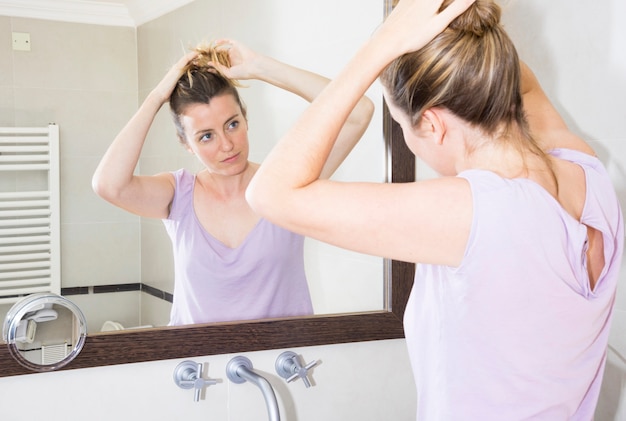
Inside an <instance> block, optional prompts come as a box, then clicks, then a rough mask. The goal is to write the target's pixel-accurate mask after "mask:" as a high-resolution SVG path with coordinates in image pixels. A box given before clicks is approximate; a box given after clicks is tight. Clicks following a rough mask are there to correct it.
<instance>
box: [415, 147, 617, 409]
mask: <svg viewBox="0 0 626 421" xmlns="http://www.w3.org/2000/svg"><path fill="white" fill-rule="evenodd" d="M553 155H554V156H555V157H558V158H561V159H565V160H567V161H570V160H571V161H574V162H576V165H581V166H582V167H583V168H584V172H585V176H586V177H585V178H586V186H587V195H586V201H585V205H584V209H583V210H582V211H581V218H580V221H579V220H578V219H576V218H574V217H572V215H570V214H569V213H568V212H567V211H566V210H565V209H563V208H562V207H561V206H560V205H559V203H558V202H557V201H556V200H555V199H554V197H552V196H551V195H550V194H549V193H548V192H546V191H545V189H543V188H542V187H541V186H539V185H538V184H536V183H535V182H533V181H531V180H528V179H512V180H511V179H504V178H501V177H499V176H497V175H495V174H493V173H491V172H489V171H482V170H470V171H468V172H465V173H463V174H461V175H460V176H461V177H464V178H466V179H467V180H468V181H469V183H470V185H471V188H472V195H473V202H474V216H473V222H472V229H471V233H470V239H469V241H468V246H467V250H466V254H465V257H464V260H463V262H462V264H461V265H460V266H459V267H458V268H452V267H447V266H439V265H418V266H417V272H416V279H415V284H414V287H413V288H414V289H413V291H412V294H411V298H410V300H409V304H408V306H407V312H406V313H405V331H406V335H407V342H408V344H409V349H410V353H411V355H412V362H413V365H414V373H415V378H416V382H417V389H418V419H426V420H430V419H493V417H494V416H495V415H494V414H497V418H498V419H526V418H532V417H535V418H533V419H546V420H553V419H591V418H592V415H593V410H594V407H595V403H596V401H597V396H598V392H599V387H600V380H601V374H602V372H603V366H604V356H605V350H606V344H607V340H608V333H609V332H608V328H609V325H610V323H609V322H610V318H611V309H612V303H613V299H614V294H615V286H616V283H617V275H618V271H619V262H620V258H621V255H622V250H623V236H624V233H623V222H622V219H621V211H620V208H619V204H618V202H617V198H616V196H615V193H614V191H613V187H612V185H611V182H610V179H609V177H608V175H607V174H606V172H605V170H604V168H603V167H602V165H601V164H600V162H599V161H598V160H597V159H596V158H594V157H592V156H590V155H587V154H583V153H580V152H576V151H571V150H556V151H554V152H553ZM587 226H592V227H594V228H595V229H596V230H598V231H599V232H601V233H602V235H603V237H604V239H605V242H604V256H603V258H604V259H605V261H606V267H605V268H604V270H603V272H602V275H601V276H600V277H599V278H598V282H597V284H596V285H595V288H594V285H593V282H591V281H590V279H589V276H588V269H587V266H588V259H587V257H586V253H585V250H586V248H587V244H588V243H587ZM590 385H591V387H590Z"/></svg>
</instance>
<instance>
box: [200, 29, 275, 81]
mask: <svg viewBox="0 0 626 421" xmlns="http://www.w3.org/2000/svg"><path fill="white" fill-rule="evenodd" d="M215 48H216V49H217V50H227V51H228V58H229V59H230V67H226V66H224V65H222V64H219V63H214V62H212V63H211V64H212V65H213V66H215V68H216V69H217V70H219V71H220V73H222V74H223V75H224V76H226V77H228V78H230V79H238V80H245V79H255V78H256V74H257V64H258V62H259V60H260V59H261V58H262V57H263V56H262V55H261V54H258V53H256V52H255V51H253V50H252V49H250V48H248V47H246V46H245V45H243V44H241V43H240V42H237V41H234V40H231V39H220V40H217V41H215Z"/></svg>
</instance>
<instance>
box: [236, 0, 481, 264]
mask: <svg viewBox="0 0 626 421" xmlns="http://www.w3.org/2000/svg"><path fill="white" fill-rule="evenodd" d="M471 3H473V1H472V0H456V1H455V2H454V3H452V4H451V5H450V6H448V8H446V9H445V10H444V11H443V12H442V13H440V14H439V13H437V10H438V8H439V6H440V4H441V1H438V0H430V1H409V0H402V1H401V2H400V4H399V5H398V6H397V7H396V8H395V9H394V11H393V12H392V13H391V14H390V16H389V17H388V18H387V20H386V21H385V23H384V24H383V25H382V26H381V27H380V28H379V29H378V30H377V32H376V33H375V34H374V35H373V36H372V38H371V39H370V40H368V42H366V43H365V45H364V46H363V47H361V49H360V50H359V51H358V52H357V53H356V55H355V56H354V57H353V58H352V60H350V62H349V63H348V65H347V66H346V67H345V69H344V70H343V71H342V72H341V73H340V74H339V76H338V77H337V78H336V79H335V80H333V81H332V82H331V83H330V84H329V85H328V87H327V88H326V89H325V90H324V91H323V92H322V93H321V94H320V95H319V96H318V97H317V98H316V99H315V101H314V102H313V103H312V105H311V106H310V107H309V108H308V109H307V110H306V111H305V113H304V114H303V115H302V116H301V118H300V119H299V120H298V122H297V124H296V125H295V126H294V127H293V128H292V129H291V130H290V131H289V132H288V133H287V135H286V136H285V137H284V138H283V139H281V141H280V142H279V143H278V145H277V146H276V147H275V148H274V150H273V151H272V153H271V154H270V156H269V157H268V158H266V160H265V162H264V163H263V164H262V165H261V167H260V169H259V170H258V171H257V173H256V175H255V177H254V178H253V180H252V182H251V183H250V185H249V187H248V190H247V199H248V200H249V202H250V204H251V206H252V207H253V209H254V210H255V211H256V212H258V213H259V214H261V215H262V216H264V217H266V218H268V219H270V220H272V221H273V222H275V223H277V224H279V225H282V226H284V227H286V228H287V229H290V230H292V231H295V232H299V233H301V234H304V235H308V236H312V237H314V238H317V239H320V240H322V241H325V242H328V243H331V244H335V245H337V246H340V247H344V248H348V249H351V250H356V251H360V252H363V253H368V254H373V255H379V256H384V257H389V258H394V259H398V260H405V261H412V262H416V261H420V262H429V263H442V264H456V263H458V262H459V261H460V259H461V256H462V254H463V251H464V245H465V241H466V239H467V232H468V230H469V221H470V219H471V218H470V217H469V216H468V214H469V213H470V212H471V195H470V192H469V187H468V185H467V183H466V182H465V181H464V180H462V179H456V178H443V179H438V180H433V181H428V182H419V183H410V184H367V183H337V182H332V181H328V180H321V179H320V175H321V174H322V169H323V167H324V164H325V162H326V160H327V158H328V156H329V155H330V153H331V150H332V148H333V146H334V142H335V140H336V139H337V137H338V135H339V132H340V130H341V127H342V126H343V123H344V121H345V120H346V119H347V118H348V115H349V114H350V112H351V110H352V109H353V108H354V107H355V106H356V104H357V102H358V101H359V99H360V98H361V97H362V95H363V94H364V92H365V91H366V90H367V89H368V88H369V86H370V85H371V84H372V83H373V81H374V80H375V79H376V78H377V77H378V75H379V73H380V72H381V70H382V69H383V68H384V67H385V66H386V65H387V64H388V63H389V62H391V60H393V59H394V58H395V57H397V56H399V55H401V54H404V53H406V52H408V51H414V50H416V49H419V48H421V47H422V46H424V45H425V44H426V43H427V42H429V41H430V40H431V39H432V38H433V37H434V36H436V34H438V33H439V32H440V31H442V30H443V29H444V28H445V27H446V26H447V25H448V24H449V22H450V21H451V20H452V19H454V17H456V16H458V15H459V14H460V13H461V12H462V11H464V10H465V9H466V8H467V7H469V5H470V4H471Z"/></svg>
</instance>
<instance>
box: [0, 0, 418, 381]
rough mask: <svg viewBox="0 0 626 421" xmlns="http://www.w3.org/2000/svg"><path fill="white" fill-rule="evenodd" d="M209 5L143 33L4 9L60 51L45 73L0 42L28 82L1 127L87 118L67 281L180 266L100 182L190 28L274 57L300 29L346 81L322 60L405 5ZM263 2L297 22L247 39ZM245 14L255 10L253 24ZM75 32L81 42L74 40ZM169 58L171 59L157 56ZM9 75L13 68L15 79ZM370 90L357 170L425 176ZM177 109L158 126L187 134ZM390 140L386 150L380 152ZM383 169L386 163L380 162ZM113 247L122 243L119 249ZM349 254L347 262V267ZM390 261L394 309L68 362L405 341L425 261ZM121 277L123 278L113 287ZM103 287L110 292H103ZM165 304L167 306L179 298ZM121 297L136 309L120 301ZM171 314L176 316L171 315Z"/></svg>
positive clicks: (85, 354) (68, 153)
mask: <svg viewBox="0 0 626 421" xmlns="http://www.w3.org/2000/svg"><path fill="white" fill-rule="evenodd" d="M208 3H213V2H208V1H205V0H197V1H195V2H193V3H191V4H190V5H189V6H188V7H184V8H181V9H180V10H177V11H176V12H174V13H171V14H168V15H167V16H165V20H163V19H158V20H155V21H154V22H152V23H151V25H148V24H146V25H142V26H141V27H140V28H138V30H137V33H136V34H135V31H134V30H126V29H124V28H121V29H120V28H117V32H116V31H111V30H109V29H108V28H106V27H99V26H94V25H82V26H79V27H78V28H77V27H73V26H70V27H68V26H65V25H64V24H59V23H56V22H48V21H43V20H41V21H40V20H36V21H33V20H32V19H21V18H9V17H3V16H0V30H5V28H6V30H8V28H13V30H21V31H24V32H27V31H29V30H30V31H32V33H31V40H35V39H38V40H46V41H47V42H48V47H47V48H48V49H50V50H53V49H54V53H52V52H50V51H48V52H47V53H45V54H44V56H43V57H39V58H38V59H39V60H44V59H46V60H47V61H46V63H47V68H46V72H41V66H36V65H35V64H37V60H34V59H32V58H30V57H31V56H28V55H25V56H23V55H18V54H15V53H13V54H12V53H10V52H7V51H4V50H2V51H0V54H3V57H5V56H6V57H7V58H10V60H8V61H4V60H3V61H1V62H0V64H1V65H2V66H8V68H9V70H11V71H12V73H13V74H15V75H16V76H15V77H16V78H19V80H16V81H14V85H15V86H13V87H12V88H11V89H8V90H4V91H3V93H7V95H4V96H0V101H7V103H6V104H5V103H2V104H0V105H2V106H3V107H4V108H5V109H7V110H12V112H13V115H12V119H5V117H6V116H7V114H5V113H2V114H0V125H5V126H11V125H17V126H33V125H46V124H47V123H48V122H49V120H50V119H52V120H56V121H58V122H59V124H61V123H62V120H65V121H67V120H68V119H74V121H80V122H81V124H74V125H72V124H65V125H64V126H62V127H61V139H62V140H61V143H62V145H61V158H62V159H61V160H62V162H61V164H62V165H61V182H62V183H61V184H62V198H61V201H62V204H61V206H62V209H65V211H64V212H63V211H62V219H63V221H62V228H63V229H62V231H63V233H62V243H63V244H64V247H67V249H66V250H65V252H64V254H63V278H64V281H69V283H70V284H69V285H66V286H65V288H76V289H77V290H80V286H79V285H81V283H82V282H84V280H85V279H98V280H104V282H103V284H107V283H111V282H110V279H111V278H117V275H116V274H120V273H130V274H131V275H130V276H131V278H130V279H128V282H130V281H131V280H134V279H136V277H138V276H139V275H140V274H141V273H142V270H140V269H141V268H144V270H143V272H144V274H145V273H156V274H159V273H166V272H167V268H168V266H167V264H163V262H162V260H161V259H155V258H154V256H155V255H154V254H153V253H152V250H146V249H142V250H141V251H140V253H139V254H140V255H139V257H137V252H136V247H135V245H136V244H137V242H138V241H139V240H141V243H142V245H146V246H150V245H152V244H156V243H157V242H156V241H154V238H153V234H152V233H151V231H150V230H142V228H144V227H145V226H146V225H147V224H152V226H153V227H156V228H158V229H159V230H161V229H162V226H161V225H160V221H141V225H138V224H136V223H135V221H134V220H132V218H130V217H129V216H128V214H127V213H125V212H123V211H117V210H113V211H110V210H109V211H107V212H105V211H103V208H102V204H101V203H98V202H97V200H94V196H93V193H92V192H91V188H90V186H89V180H90V178H91V174H92V173H93V170H94V168H95V166H96V165H97V162H98V161H99V160H100V158H101V156H102V154H103V153H104V150H105V149H106V147H107V146H108V144H109V143H110V141H111V139H112V138H113V137H114V136H115V134H116V133H117V130H119V127H121V126H122V125H123V124H125V122H126V121H127V119H128V116H129V115H131V114H132V113H133V112H134V111H135V110H136V108H137V106H138V104H137V92H139V96H140V97H143V96H145V95H146V93H147V89H151V88H152V87H153V86H154V85H155V84H156V83H157V82H158V80H159V79H160V77H161V76H162V74H163V72H164V71H166V70H167V68H169V66H171V64H172V63H173V60H174V58H173V57H179V55H180V54H181V52H182V51H183V50H184V49H185V46H184V45H182V44H183V43H184V41H182V39H181V37H180V36H178V35H177V36H174V35H173V34H179V33H180V31H181V30H185V28H187V30H188V31H189V32H190V33H191V34H192V35H189V34H188V35H186V36H185V38H183V39H193V40H194V41H195V40H200V39H207V38H209V39H210V38H212V37H214V36H215V34H219V35H220V36H223V35H226V36H229V37H232V38H235V39H240V40H242V41H243V40H246V41H248V43H249V44H250V46H251V47H253V48H257V49H259V50H262V51H264V52H266V53H268V54H274V53H273V51H272V49H271V48H270V49H267V50H266V49H264V48H263V45H264V44H263V40H264V39H265V35H266V33H269V34H274V35H275V36H280V37H282V38H285V39H288V38H294V39H297V40H298V41H299V44H298V45H296V46H295V47H293V51H287V50H289V48H287V49H285V50H284V51H283V53H282V54H284V55H286V54H287V53H294V52H295V53H297V54H299V55H300V57H301V58H302V57H304V58H306V59H307V60H309V62H308V63H309V64H310V65H308V68H309V69H311V70H314V71H318V72H321V73H323V74H325V75H327V76H331V77H332V76H333V70H327V71H324V70H320V68H318V67H316V66H318V65H329V64H330V65H332V68H333V69H339V68H341V66H342V65H343V64H344V63H345V61H346V60H347V59H348V57H350V56H351V54H352V53H353V52H354V49H355V48H356V45H358V44H360V43H362V42H363V41H364V40H365V39H366V38H367V37H369V34H370V33H371V32H372V31H373V30H374V28H375V27H376V26H377V25H378V24H379V23H380V21H381V20H382V16H383V11H384V13H387V12H388V11H389V10H390V9H391V1H384V2H380V0H371V1H370V0H368V1H365V2H364V1H362V0H348V1H345V2H335V1H329V0H324V1H320V2H306V3H303V2H292V1H288V0H277V1H264V2H249V1H246V0H232V1H230V2H228V7H227V8H226V9H227V10H224V11H223V13H221V14H220V13H218V14H217V15H216V16H212V18H211V19H209V18H208V17H207V15H206V11H205V10H204V9H202V8H203V7H206V5H207V4H208ZM260 3H262V4H263V5H264V6H268V5H273V6H272V7H273V8H272V11H271V13H270V12H269V10H268V11H267V13H266V14H269V15H271V14H274V15H276V16H277V17H281V16H285V14H289V16H290V18H289V19H291V20H289V22H288V25H286V26H280V24H279V25H278V27H282V28H283V29H282V30H281V31H276V30H275V29H276V27H277V26H276V25H269V24H265V25H263V26H262V29H261V30H259V29H251V31H252V32H253V33H254V36H253V37H251V36H250V34H249V33H248V34H247V36H244V35H246V34H241V33H239V32H238V31H245V27H246V25H247V26H249V27H250V28H259V26H258V21H259V20H260V19H257V15H258V16H259V17H261V16H266V14H263V13H262V12H263V11H262V10H259V8H261V6H260ZM198 7H199V8H200V9H198ZM381 9H382V10H381ZM355 10H359V13H358V14H355V13H354V11H355ZM242 16H245V18H243V19H242ZM232 22H236V23H237V25H234V27H233V28H231V29H230V30H229V31H226V30H225V29H223V28H224V24H225V23H229V24H230V23H232ZM320 22H323V23H324V24H323V25H322V24H320ZM5 24H6V25H5ZM255 24H256V25H257V26H255ZM235 27H236V28H235ZM330 27H336V28H343V29H342V30H343V31H344V32H342V33H341V34H340V35H338V34H334V35H328V36H326V35H324V34H327V33H328V31H329V28H330ZM237 28H239V29H237ZM356 28H361V29H356ZM35 35H36V36H35ZM7 36H10V35H7ZM103 38H106V39H107V40H108V41H110V42H111V45H112V46H115V47H112V46H109V47H106V48H105V47H101V48H98V46H97V45H96V42H102V39H103ZM84 39H89V40H91V41H90V42H91V43H92V44H91V45H90V46H89V48H87V49H85V48H84V47H83V46H84V45H85V43H84V42H83V40H84ZM250 39H254V40H256V42H258V43H259V44H254V43H250V42H249V40H250ZM67 40H76V41H75V42H71V43H68V42H67ZM33 42H34V41H33ZM79 44H80V45H79ZM107 45H109V44H107ZM128 45H131V47H130V49H129V48H125V46H128ZM155 45H156V46H158V48H156V47H155ZM55 46H56V47H55ZM135 46H137V47H135ZM55 48H56V49H55ZM76 48H79V50H78V51H79V52H75V51H74V49H76ZM111 48H112V49H114V50H115V54H111V53H110V51H108V49H111ZM102 49H104V50H107V52H108V54H104V53H103V52H102V51H101V50H102ZM137 51H139V53H137ZM141 51H143V53H141ZM328 51H339V52H338V53H337V54H336V55H338V57H335V58H334V59H329V58H328ZM62 53H65V54H66V55H65V56H64V57H62V58H61V59H59V58H57V59H54V60H53V59H51V58H52V57H54V56H55V54H57V55H59V54H62ZM137 54H138V55H139V58H138V57H137ZM163 54H166V55H167V58H163V57H161V55H163ZM73 55H87V57H88V59H87V60H85V63H83V64H82V65H81V66H78V67H77V66H69V67H68V66H67V62H66V61H67V60H66V59H67V57H68V56H69V57H71V56H73ZM156 56H158V57H160V58H158V59H157V58H156ZM103 57H105V58H104V59H103ZM120 57H121V58H123V60H125V62H128V63H131V64H130V65H129V64H120V63H119V62H118V61H117V60H114V59H115V58H117V59H119V58H120ZM277 58H280V59H283V60H285V61H289V62H291V63H292V64H295V65H301V66H303V67H307V63H302V62H299V61H298V60H288V57H287V58H285V57H280V56H277ZM138 62H139V65H138V67H139V70H137V69H136V68H135V69H134V70H135V71H134V73H133V72H128V71H127V68H128V67H131V68H132V67H133V65H132V63H135V65H134V66H137V63H138ZM311 63H313V64H311ZM12 67H15V68H18V69H19V70H14V69H12ZM148 70H150V71H151V72H152V73H150V74H151V75H152V76H150V77H149V78H148V80H145V81H140V83H139V86H138V85H137V78H136V75H137V74H139V75H141V76H142V79H143V76H145V75H146V74H147V72H148ZM9 73H11V72H7V73H4V74H9ZM1 74H3V73H0V75H1ZM133 74H134V75H135V77H133ZM42 75H43V76H42ZM53 75H56V76H57V78H56V79H58V80H56V79H55V80H49V77H51V76H53ZM81 75H82V77H81ZM0 89H2V86H0ZM370 97H371V98H372V99H373V100H374V101H375V102H376V105H377V111H376V114H375V115H374V118H373V121H372V127H371V128H370V130H371V132H370V133H367V134H366V135H365V136H364V139H366V140H364V141H362V142H361V143H360V144H359V145H358V146H357V149H356V150H355V151H354V153H353V155H352V157H351V159H352V160H353V161H352V162H353V163H352V164H350V165H352V167H356V168H358V169H359V170H360V171H362V172H363V174H355V175H354V178H355V179H359V178H360V179H363V180H374V181H382V180H383V179H386V180H387V181H392V182H408V181H412V180H414V179H415V160H414V159H413V158H412V155H411V154H410V153H409V152H408V150H407V148H406V145H405V144H404V141H403V139H402V136H401V130H399V127H398V126H397V125H396V124H395V123H394V122H393V121H392V120H391V118H390V117H389V114H388V112H386V110H385V107H384V104H383V105H382V106H380V95H378V94H376V93H375V92H374V93H373V94H371V95H370ZM7 98H8V99H9V100H10V101H8V100H7ZM59 104H63V105H62V106H60V105H59ZM248 105H249V107H250V109H252V108H253V106H252V105H251V104H250V103H249V104H248ZM299 106H303V105H302V104H300V105H299ZM255 108H256V109H257V110H258V109H259V107H255ZM261 109H262V107H261ZM165 114H167V112H165ZM42 115H43V117H42ZM50 116H52V117H50ZM166 117H169V116H164V117H163V118H161V119H158V121H157V123H155V127H154V128H153V130H152V131H153V132H155V133H161V132H163V133H167V132H168V131H170V133H172V136H173V131H172V130H173V129H172V127H171V122H170V121H169V119H168V118H166ZM271 121H278V120H271ZM377 125H378V128H377V127H376V126H377ZM64 127H65V128H64ZM381 134H382V136H381ZM172 136H169V137H168V139H167V141H166V142H164V144H166V145H169V146H168V147H170V148H171V149H169V155H171V156H172V157H178V158H176V159H181V160H184V159H188V157H185V158H184V159H183V158H180V156H181V149H180V148H179V147H177V146H178V145H176V144H175V142H173V141H172ZM251 138H252V136H251ZM366 142H367V143H369V144H373V145H374V147H375V148H376V150H377V152H375V153H374V154H375V155H376V159H375V160H374V161H376V162H377V163H378V164H372V163H371V161H367V162H368V163H367V164H366V163H365V162H366V161H363V157H362V156H361V155H360V154H361V152H360V151H359V148H361V147H363V145H365V144H366ZM381 147H382V149H383V150H382V151H381V152H379V148H381ZM147 155H148V156H147V158H148V159H146V160H145V161H144V162H142V163H141V164H142V167H143V170H144V171H146V172H147V173H150V172H151V171H150V170H149V169H150V165H151V163H150V161H151V158H150V157H151V156H154V161H156V162H158V161H159V160H162V159H164V158H163V156H161V155H158V154H156V153H155V154H154V155H152V154H150V153H148V154H147ZM348 162H349V161H348ZM155 165H156V164H155ZM382 168H384V169H385V170H384V171H383V170H379V169H382ZM81 171H82V172H81ZM342 171H343V170H342V169H340V170H339V172H342ZM68 202H71V203H68ZM75 202H79V203H80V204H82V208H81V207H76V206H74V207H73V206H71V205H72V203H73V204H75ZM110 209H112V208H110ZM110 212H112V213H110ZM103 215H104V216H106V217H104V216H103ZM129 218H130V219H131V220H129ZM73 221H74V222H73ZM93 221H98V222H93ZM116 224H117V225H116ZM138 227H139V228H138ZM125 233H135V235H134V236H125V235H123V234H125ZM111 243H113V244H114V247H110V244H111ZM148 248H149V247H148ZM94 256H95V257H94ZM128 256H130V257H128ZM161 257H162V256H161ZM83 260H85V261H89V262H94V261H95V262H97V263H98V265H96V266H95V267H94V266H92V267H88V266H81V265H80V263H81V262H82V261H83ZM349 260H350V259H347V261H346V263H348V261H349ZM377 261H378V263H377V264H380V265H381V268H382V272H383V274H384V276H380V277H379V278H378V279H377V280H376V282H377V284H376V286H375V289H376V290H377V291H378V293H380V294H381V295H382V296H383V300H382V302H383V305H382V309H379V310H373V311H367V310H354V311H353V312H348V313H345V312H344V313H333V314H325V315H315V316H312V317H304V318H291V319H278V320H262V321H255V322H234V323H219V324H210V325H193V326H184V327H177V328H172V327H162V328H158V329H150V328H146V329H133V330H124V331H121V332H103V333H98V334H89V335H88V336H87V338H86V342H85V346H84V348H83V350H82V351H81V353H80V355H79V356H78V357H77V358H76V359H75V360H74V361H73V362H72V363H71V364H69V365H68V366H66V367H65V368H68V369H77V368H85V367H96V366H105V365H112V364H125V363H134V362H142V361H153V360H164V359H173V358H181V357H194V356H207V355H214V354H227V353H235V352H252V351H258V350H265V349H280V348H291V347H304V346H315V345H323V344H333V343H347V342H360V341H372V340H383V339H394V338H402V337H403V336H404V331H403V328H402V317H403V312H404V307H405V305H406V299H407V297H408V293H409V291H410V288H411V285H412V281H413V275H414V265H413V264H408V263H405V262H396V261H389V262H388V261H385V262H384V264H383V262H382V261H381V259H378V260H377ZM138 262H139V263H138ZM138 267H139V269H138ZM353 267H354V266H353ZM359 273H362V272H359ZM350 279H352V280H355V281H356V282H357V284H356V286H349V287H346V288H344V289H343V291H341V293H340V294H338V297H339V298H340V301H342V302H346V303H352V302H355V301H358V300H357V297H358V296H359V295H361V292H362V291H361V289H362V288H360V284H359V283H358V282H359V281H360V280H361V279H359V277H358V276H357V277H350V278H349V279H343V280H342V282H340V283H338V284H339V285H337V287H339V288H342V287H343V286H344V285H349V284H346V282H345V281H349V280H350ZM107 280H109V282H106V281H107ZM124 288H125V285H124V284H122V285H120V286H119V290H122V291H123V290H124ZM90 289H93V290H96V287H93V288H90ZM71 292H73V293H74V292H75V291H71ZM120 295H122V294H120ZM79 297H82V296H81V295H77V294H76V295H71V299H72V301H78V300H77V298H79ZM141 297H142V299H141V300H137V299H135V298H130V299H129V302H134V303H137V302H138V301H142V302H143V301H147V300H151V299H152V298H151V297H152V296H151V295H148V294H145V293H143V292H142V295H141ZM86 301H87V304H86V305H84V303H81V307H82V308H85V309H87V308H89V309H90V308H97V307H98V306H97V305H95V304H93V303H90V302H89V301H88V300H86ZM156 301H158V302H159V303H161V302H164V301H165V300H162V299H157V300H156ZM109 306H117V307H119V308H123V309H126V308H127V307H126V306H123V305H121V303H120V302H117V303H113V304H109ZM142 307H144V306H142ZM142 312H143V310H142ZM165 313H167V312H163V314H165ZM88 318H89V317H88ZM129 326H130V325H129ZM25 372H27V371H25V369H24V368H23V367H22V366H20V365H19V364H17V363H15V361H13V359H12V358H11V356H10V354H8V351H7V349H6V347H0V377H2V376H11V375H19V374H24V373H25Z"/></svg>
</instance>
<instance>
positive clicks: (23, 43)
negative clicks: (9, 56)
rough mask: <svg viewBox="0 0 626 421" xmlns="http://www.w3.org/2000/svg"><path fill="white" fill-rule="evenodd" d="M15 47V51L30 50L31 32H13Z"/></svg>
mask: <svg viewBox="0 0 626 421" xmlns="http://www.w3.org/2000/svg"><path fill="white" fill-rule="evenodd" d="M13 49H14V50H15V51H30V34H29V33H26V32H13Z"/></svg>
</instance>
